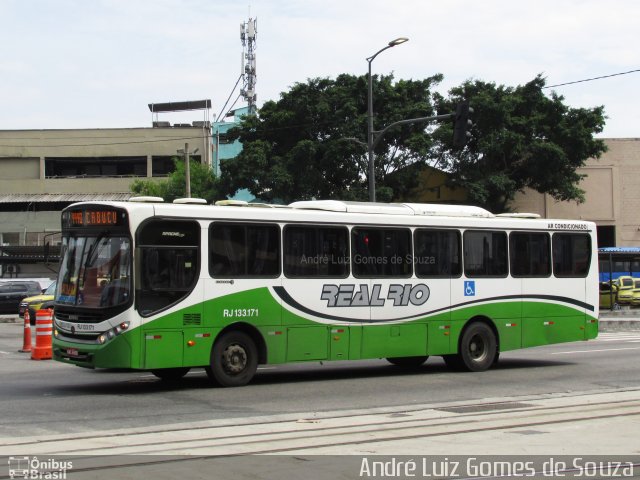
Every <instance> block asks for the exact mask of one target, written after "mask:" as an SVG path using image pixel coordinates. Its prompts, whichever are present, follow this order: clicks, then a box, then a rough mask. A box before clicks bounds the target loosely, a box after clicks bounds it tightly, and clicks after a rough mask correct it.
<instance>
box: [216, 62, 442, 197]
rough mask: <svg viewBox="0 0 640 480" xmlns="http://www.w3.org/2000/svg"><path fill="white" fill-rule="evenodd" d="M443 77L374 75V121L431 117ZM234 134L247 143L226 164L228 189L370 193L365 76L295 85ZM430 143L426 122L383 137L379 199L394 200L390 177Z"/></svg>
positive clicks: (270, 193)
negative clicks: (397, 78) (387, 180)
mask: <svg viewBox="0 0 640 480" xmlns="http://www.w3.org/2000/svg"><path fill="white" fill-rule="evenodd" d="M440 78H441V77H440V76H435V77H430V78H427V79H425V80H418V81H416V80H400V81H398V82H394V81H393V76H392V75H387V76H381V77H379V78H375V79H374V85H375V88H374V92H373V98H374V114H375V126H376V127H377V128H378V129H380V128H382V127H383V126H385V125H388V124H390V123H392V122H395V121H397V120H402V119H405V118H413V117H420V116H428V115H431V114H432V113H433V105H432V99H431V88H432V86H433V85H434V84H436V83H437V82H438V81H440ZM229 137H230V138H229V139H230V140H235V139H239V140H240V141H241V142H242V144H243V150H242V152H241V153H240V154H239V155H238V156H237V157H235V158H234V159H230V160H225V161H223V163H222V166H221V170H222V176H221V181H222V184H223V185H224V188H225V191H226V193H228V194H230V195H231V194H233V192H235V191H237V190H238V189H241V188H246V189H248V190H249V191H250V192H251V193H252V194H253V195H255V196H256V197H258V198H261V199H263V200H266V201H274V200H281V201H284V202H289V201H293V200H303V199H311V198H341V199H351V200H365V199H366V198H367V197H368V189H367V166H368V160H367V148H366V138H367V77H366V76H353V75H346V74H343V75H340V76H338V77H337V78H336V79H335V80H331V79H327V78H316V79H311V80H309V81H308V82H307V83H304V84H303V83H297V84H295V85H294V86H293V87H292V88H291V90H289V91H288V92H285V93H282V94H281V98H280V100H278V101H277V102H275V101H269V102H266V103H265V104H264V105H263V107H262V108H261V109H260V112H259V115H258V116H247V117H245V118H244V119H243V121H242V123H241V124H240V126H239V127H238V128H234V129H232V130H230V132H229ZM430 147H431V137H430V136H429V135H427V134H426V133H425V131H424V125H408V126H403V127H398V128H396V129H394V130H392V131H391V132H389V133H388V134H387V135H385V136H384V138H383V139H382V140H381V141H380V143H379V144H378V146H377V148H376V151H375V154H376V163H375V165H376V181H377V184H378V185H379V187H378V192H377V193H378V197H379V198H380V199H381V200H385V199H386V200H391V194H392V192H391V191H390V189H388V188H387V189H385V187H384V181H385V177H386V175H388V174H389V173H391V172H393V171H396V170H398V169H401V168H403V167H405V166H407V165H410V164H412V163H415V162H419V161H424V159H425V158H426V155H427V153H428V152H429V149H430Z"/></svg>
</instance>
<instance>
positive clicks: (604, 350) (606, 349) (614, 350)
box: [551, 347, 640, 355]
mask: <svg viewBox="0 0 640 480" xmlns="http://www.w3.org/2000/svg"><path fill="white" fill-rule="evenodd" d="M618 350H640V347H626V348H604V349H601V350H573V351H571V352H552V353H551V355H566V354H569V353H593V352H616V351H618Z"/></svg>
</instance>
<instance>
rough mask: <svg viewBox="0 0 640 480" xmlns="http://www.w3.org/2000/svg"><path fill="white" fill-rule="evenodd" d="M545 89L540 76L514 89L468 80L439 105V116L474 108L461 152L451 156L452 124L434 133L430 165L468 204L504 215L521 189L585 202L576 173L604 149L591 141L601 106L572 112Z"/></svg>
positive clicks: (599, 127) (602, 119)
mask: <svg viewBox="0 0 640 480" xmlns="http://www.w3.org/2000/svg"><path fill="white" fill-rule="evenodd" d="M544 86H545V80H544V78H542V77H541V76H540V75H538V76H537V77H536V78H535V79H533V80H532V81H530V82H528V83H527V84H525V85H521V86H517V87H515V88H513V87H505V86H502V85H501V86H496V85H495V84H494V83H486V82H482V81H467V82H465V83H464V84H463V85H461V86H459V87H455V88H453V89H451V90H450V91H449V96H448V98H446V99H445V98H443V97H440V98H439V99H438V100H437V105H438V109H439V111H442V112H451V111H454V110H455V107H456V104H457V103H458V102H460V101H461V100H463V99H468V100H469V101H470V104H471V106H472V108H473V110H474V112H473V114H472V119H473V127H472V128H471V132H470V133H471V138H470V141H469V143H468V145H467V146H466V147H465V148H464V149H463V150H461V151H458V152H456V151H455V150H453V147H452V124H451V123H443V124H441V125H440V126H439V127H438V128H437V129H436V131H435V132H434V137H435V139H436V140H437V141H436V142H435V145H434V148H433V150H432V158H434V159H435V160H434V163H433V165H434V166H438V167H439V168H441V169H444V170H446V171H448V172H449V174H450V183H451V185H452V186H459V187H463V188H465V189H466V190H467V192H468V194H469V201H470V203H473V204H476V205H480V206H483V207H485V208H487V209H489V210H491V211H493V212H505V211H508V209H509V203H510V202H511V201H512V200H513V198H514V195H515V194H516V193H517V192H519V191H522V190H523V189H524V188H525V187H529V188H532V189H534V190H537V191H538V192H541V193H549V194H550V195H552V196H553V197H554V198H555V199H557V200H577V201H583V200H584V192H583V191H582V190H581V189H580V188H579V186H578V184H579V182H580V180H581V178H582V177H583V175H580V174H579V173H577V172H576V169H577V168H579V167H581V166H583V165H584V163H585V161H586V160H587V159H588V158H599V157H600V155H601V154H602V153H604V152H605V151H606V146H605V144H604V142H603V141H602V140H598V139H594V137H593V135H594V134H596V133H599V132H601V131H602V129H603V127H604V124H605V116H604V108H603V107H595V108H591V109H587V108H570V107H568V106H566V105H565V104H564V103H563V100H564V98H563V97H562V96H559V95H556V94H555V93H553V92H552V93H551V94H550V96H547V95H545V94H544V92H543V88H544Z"/></svg>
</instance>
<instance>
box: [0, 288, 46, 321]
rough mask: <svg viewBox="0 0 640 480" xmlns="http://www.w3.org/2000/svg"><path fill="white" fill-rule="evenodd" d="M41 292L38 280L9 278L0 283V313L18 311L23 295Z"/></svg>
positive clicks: (28, 295)
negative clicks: (9, 279)
mask: <svg viewBox="0 0 640 480" xmlns="http://www.w3.org/2000/svg"><path fill="white" fill-rule="evenodd" d="M40 293H42V288H41V287H40V284H39V283H38V282H33V281H19V280H11V281H8V282H3V283H0V313H18V309H19V307H20V302H21V301H22V299H23V298H25V297H30V296H32V295H38V294H40Z"/></svg>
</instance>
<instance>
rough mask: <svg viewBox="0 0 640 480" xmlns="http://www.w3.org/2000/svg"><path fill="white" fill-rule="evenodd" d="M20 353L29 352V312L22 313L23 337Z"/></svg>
mask: <svg viewBox="0 0 640 480" xmlns="http://www.w3.org/2000/svg"><path fill="white" fill-rule="evenodd" d="M20 351H21V352H30V351H31V319H30V318H29V310H28V309H27V310H25V311H24V335H23V336H22V350H20Z"/></svg>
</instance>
